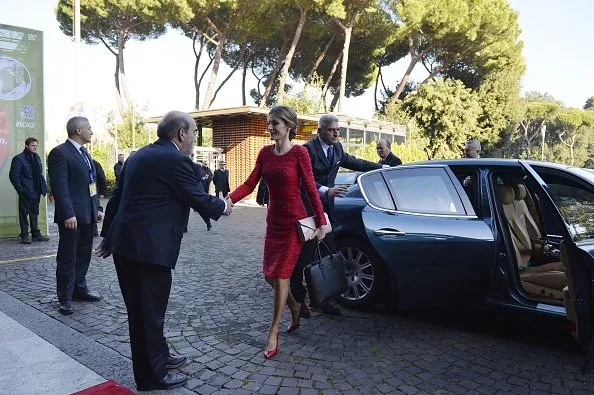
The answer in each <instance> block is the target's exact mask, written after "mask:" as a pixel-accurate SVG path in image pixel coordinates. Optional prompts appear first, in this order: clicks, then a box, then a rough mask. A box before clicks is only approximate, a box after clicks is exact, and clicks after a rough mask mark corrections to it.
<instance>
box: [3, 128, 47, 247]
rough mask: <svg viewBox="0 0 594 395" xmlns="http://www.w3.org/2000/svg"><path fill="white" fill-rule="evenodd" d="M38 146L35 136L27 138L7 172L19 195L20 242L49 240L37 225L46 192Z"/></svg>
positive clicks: (28, 242) (29, 242)
mask: <svg viewBox="0 0 594 395" xmlns="http://www.w3.org/2000/svg"><path fill="white" fill-rule="evenodd" d="M38 147H39V140H37V139H36V138H35V137H29V138H27V140H25V149H24V150H23V152H21V153H20V154H18V155H16V156H15V157H14V158H12V162H11V164H10V172H9V173H8V178H9V179H10V182H11V183H12V185H13V186H14V189H15V190H16V191H17V194H18V195H19V224H20V226H21V234H20V238H21V244H31V240H35V241H48V240H49V239H48V238H47V237H46V236H43V235H42V234H41V231H40V230H39V227H38V225H37V217H38V216H39V202H40V200H41V195H43V196H45V194H46V193H47V184H46V183H45V178H44V177H43V173H44V172H43V167H42V166H41V158H39V155H38V154H37V148H38ZM27 217H28V218H27ZM27 220H28V221H27ZM29 223H30V224H31V237H29Z"/></svg>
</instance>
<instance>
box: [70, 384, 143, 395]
mask: <svg viewBox="0 0 594 395" xmlns="http://www.w3.org/2000/svg"><path fill="white" fill-rule="evenodd" d="M131 394H134V392H132V391H130V390H129V389H128V388H126V387H123V386H121V385H119V384H118V383H117V382H116V381H113V380H109V381H106V382H105V383H101V384H97V385H94V386H92V387H89V388H87V389H84V390H82V391H78V392H75V393H74V394H73V395H131Z"/></svg>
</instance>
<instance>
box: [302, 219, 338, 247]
mask: <svg viewBox="0 0 594 395" xmlns="http://www.w3.org/2000/svg"><path fill="white" fill-rule="evenodd" d="M324 217H326V225H322V229H324V230H325V231H326V233H330V232H332V225H330V219H328V214H326V213H324ZM315 231H316V217H314V216H312V217H307V218H303V219H300V220H299V221H297V233H299V239H301V241H302V242H306V241H308V240H311V239H313V234H314V232H315Z"/></svg>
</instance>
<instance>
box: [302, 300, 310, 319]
mask: <svg viewBox="0 0 594 395" xmlns="http://www.w3.org/2000/svg"><path fill="white" fill-rule="evenodd" d="M299 317H301V318H309V317H311V313H310V312H309V309H308V308H307V306H306V305H305V303H301V307H300V308H299Z"/></svg>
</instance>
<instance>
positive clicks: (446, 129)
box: [402, 79, 481, 158]
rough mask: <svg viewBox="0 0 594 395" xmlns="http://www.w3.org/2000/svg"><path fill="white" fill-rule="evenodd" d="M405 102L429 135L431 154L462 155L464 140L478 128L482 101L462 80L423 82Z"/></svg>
mask: <svg viewBox="0 0 594 395" xmlns="http://www.w3.org/2000/svg"><path fill="white" fill-rule="evenodd" d="M402 105H403V108H404V109H405V110H407V111H409V112H410V114H411V115H412V117H413V118H414V120H415V121H416V123H417V125H418V126H419V128H420V129H421V131H422V134H423V135H424V136H426V137H427V138H428V144H427V149H428V151H429V154H430V156H431V158H455V157H459V156H460V152H461V149H462V146H463V145H464V142H465V141H466V140H468V139H469V138H474V137H476V134H477V132H478V121H477V119H478V116H479V114H480V112H481V108H480V105H479V104H478V101H477V98H476V96H475V95H474V94H473V93H472V91H471V90H470V89H468V88H466V87H464V84H462V82H460V81H457V80H451V79H438V80H437V81H432V82H429V83H427V84H424V85H421V87H420V88H419V89H418V90H417V92H416V93H415V94H409V95H408V96H407V98H406V100H404V102H403V103H402Z"/></svg>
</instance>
